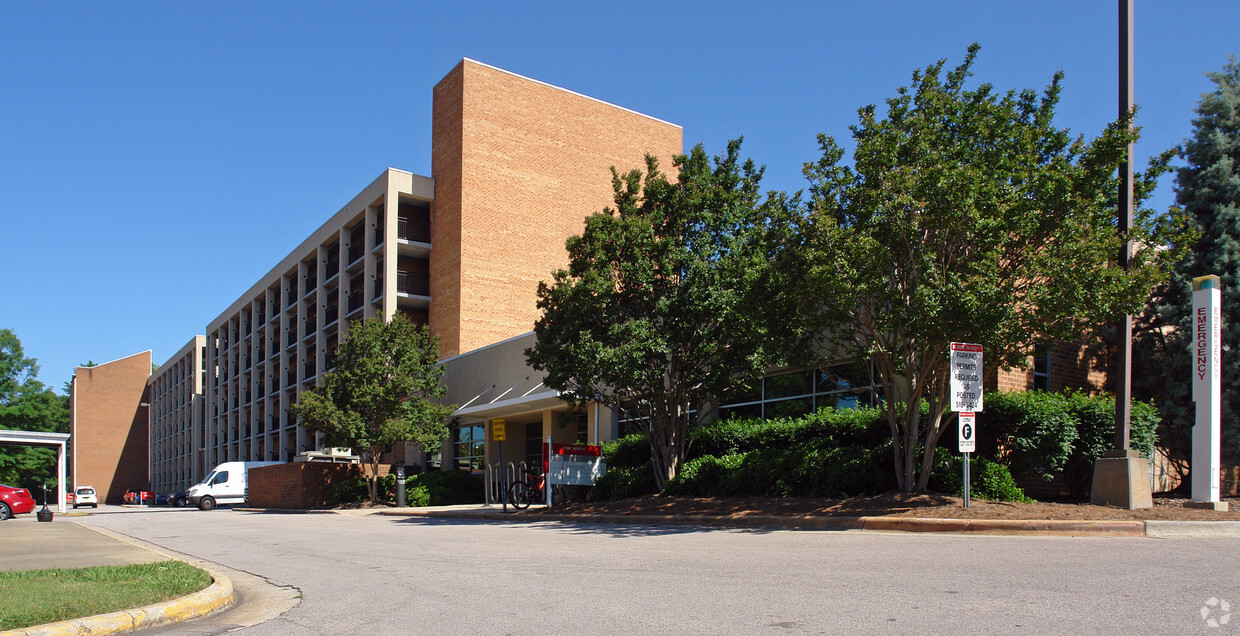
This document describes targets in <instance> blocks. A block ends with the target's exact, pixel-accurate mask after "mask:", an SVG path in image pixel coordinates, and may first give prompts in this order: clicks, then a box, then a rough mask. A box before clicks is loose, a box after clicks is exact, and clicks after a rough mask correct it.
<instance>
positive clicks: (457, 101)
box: [430, 60, 684, 357]
mask: <svg viewBox="0 0 1240 636" xmlns="http://www.w3.org/2000/svg"><path fill="white" fill-rule="evenodd" d="M683 150H684V142H683V137H682V131H681V129H680V127H679V126H675V125H673V124H668V123H666V122H662V121H659V120H657V119H653V118H650V117H647V116H644V115H641V114H638V113H634V112H632V111H628V110H625V109H623V108H619V107H616V106H612V105H610V104H606V103H603V102H600V101H597V100H594V99H590V98H588V97H585V96H582V95H578V94H575V93H572V92H570V91H566V90H563V89H560V88H556V87H553V86H548V85H546V84H542V83H539V82H536V81H533V80H530V79H527V78H524V77H521V76H518V75H514V74H512V73H508V72H505V71H502V70H499V69H495V68H492V67H489V66H486V65H484V64H479V63H477V62H473V61H470V60H464V61H462V62H461V64H459V65H458V66H457V67H456V68H455V69H453V70H452V72H450V73H449V74H448V75H447V76H446V77H444V79H443V80H442V81H440V83H439V84H437V85H436V86H435V91H434V122H433V129H432V176H433V177H434V178H435V201H434V204H433V206H432V216H431V236H432V245H434V248H433V253H432V256H431V310H430V326H431V330H432V331H433V332H435V333H438V334H439V336H440V338H441V340H440V353H441V354H442V355H443V356H444V357H448V356H451V355H455V354H458V353H463V352H466V351H470V350H473V349H476V348H478V347H481V346H484V345H487V344H491V343H493V342H497V341H499V340H503V339H505V338H509V337H512V336H515V335H518V334H521V333H525V332H528V331H530V330H532V329H533V327H534V321H535V320H536V319H537V317H538V312H537V309H536V308H535V306H534V303H535V291H536V290H537V287H538V283H539V281H544V280H549V279H550V278H551V272H552V271H554V270H556V269H559V268H561V267H564V266H565V265H567V262H568V259H567V254H566V252H565V251H564V241H565V239H567V238H568V237H569V236H572V235H575V234H580V233H581V229H582V222H583V219H585V217H587V216H589V215H590V214H593V213H595V212H599V211H601V210H602V209H603V208H604V207H606V206H608V205H611V204H612V190H611V172H610V169H611V167H612V166H615V167H616V168H617V169H618V170H620V171H621V172H627V171H628V170H631V169H633V168H640V167H643V166H644V165H645V164H644V157H645V155H646V154H652V155H654V156H656V157H658V158H659V159H660V164H661V165H662V166H663V167H664V168H665V169H670V167H671V157H672V155H674V154H679V153H681V152H683Z"/></svg>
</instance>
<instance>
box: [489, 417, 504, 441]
mask: <svg viewBox="0 0 1240 636" xmlns="http://www.w3.org/2000/svg"><path fill="white" fill-rule="evenodd" d="M507 437H508V436H507V434H506V431H504V420H503V419H501V418H498V417H497V418H495V419H493V420H491V439H492V440H493V441H496V442H503V441H505V440H506V439H507Z"/></svg>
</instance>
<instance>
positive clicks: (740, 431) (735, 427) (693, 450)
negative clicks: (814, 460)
mask: <svg viewBox="0 0 1240 636" xmlns="http://www.w3.org/2000/svg"><path fill="white" fill-rule="evenodd" d="M888 439H890V433H889V432H888V430H887V423H886V421H885V420H883V418H882V413H881V412H880V411H879V410H878V409H873V408H861V409H844V410H838V411H837V410H836V409H833V408H824V409H821V410H819V411H818V412H816V413H812V414H810V415H806V416H803V417H800V418H781V419H773V420H760V419H729V420H721V421H715V422H712V423H710V424H707V425H706V426H703V427H702V428H700V429H697V430H696V431H694V432H693V443H692V445H691V446H690V448H689V452H690V456H691V457H703V456H707V455H715V456H723V455H728V454H732V453H743V452H747V451H752V450H758V449H761V448H790V447H792V446H794V445H796V444H799V443H802V442H809V441H821V440H829V441H831V442H832V443H833V444H834V445H835V446H850V445H854V444H859V445H862V446H872V445H878V444H882V443H883V442H884V441H886V440H888Z"/></svg>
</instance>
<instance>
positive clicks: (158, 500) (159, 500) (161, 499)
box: [146, 493, 168, 506]
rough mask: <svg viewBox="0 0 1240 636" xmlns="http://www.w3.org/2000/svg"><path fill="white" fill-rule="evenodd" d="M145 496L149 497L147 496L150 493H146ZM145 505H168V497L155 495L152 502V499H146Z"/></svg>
mask: <svg viewBox="0 0 1240 636" xmlns="http://www.w3.org/2000/svg"><path fill="white" fill-rule="evenodd" d="M147 494H148V495H149V494H152V493H147ZM146 503H147V504H152V503H153V504H154V505H156V506H166V505H168V495H158V494H157V495H155V498H154V499H153V500H152V499H147V501H146Z"/></svg>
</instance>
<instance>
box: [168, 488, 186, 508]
mask: <svg viewBox="0 0 1240 636" xmlns="http://www.w3.org/2000/svg"><path fill="white" fill-rule="evenodd" d="M188 497H189V491H186V490H182V491H180V492H174V493H172V494H171V495H168V503H169V504H171V505H173V506H175V507H177V508H184V507H185V503H186V501H185V500H186V499H187V498H188Z"/></svg>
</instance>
